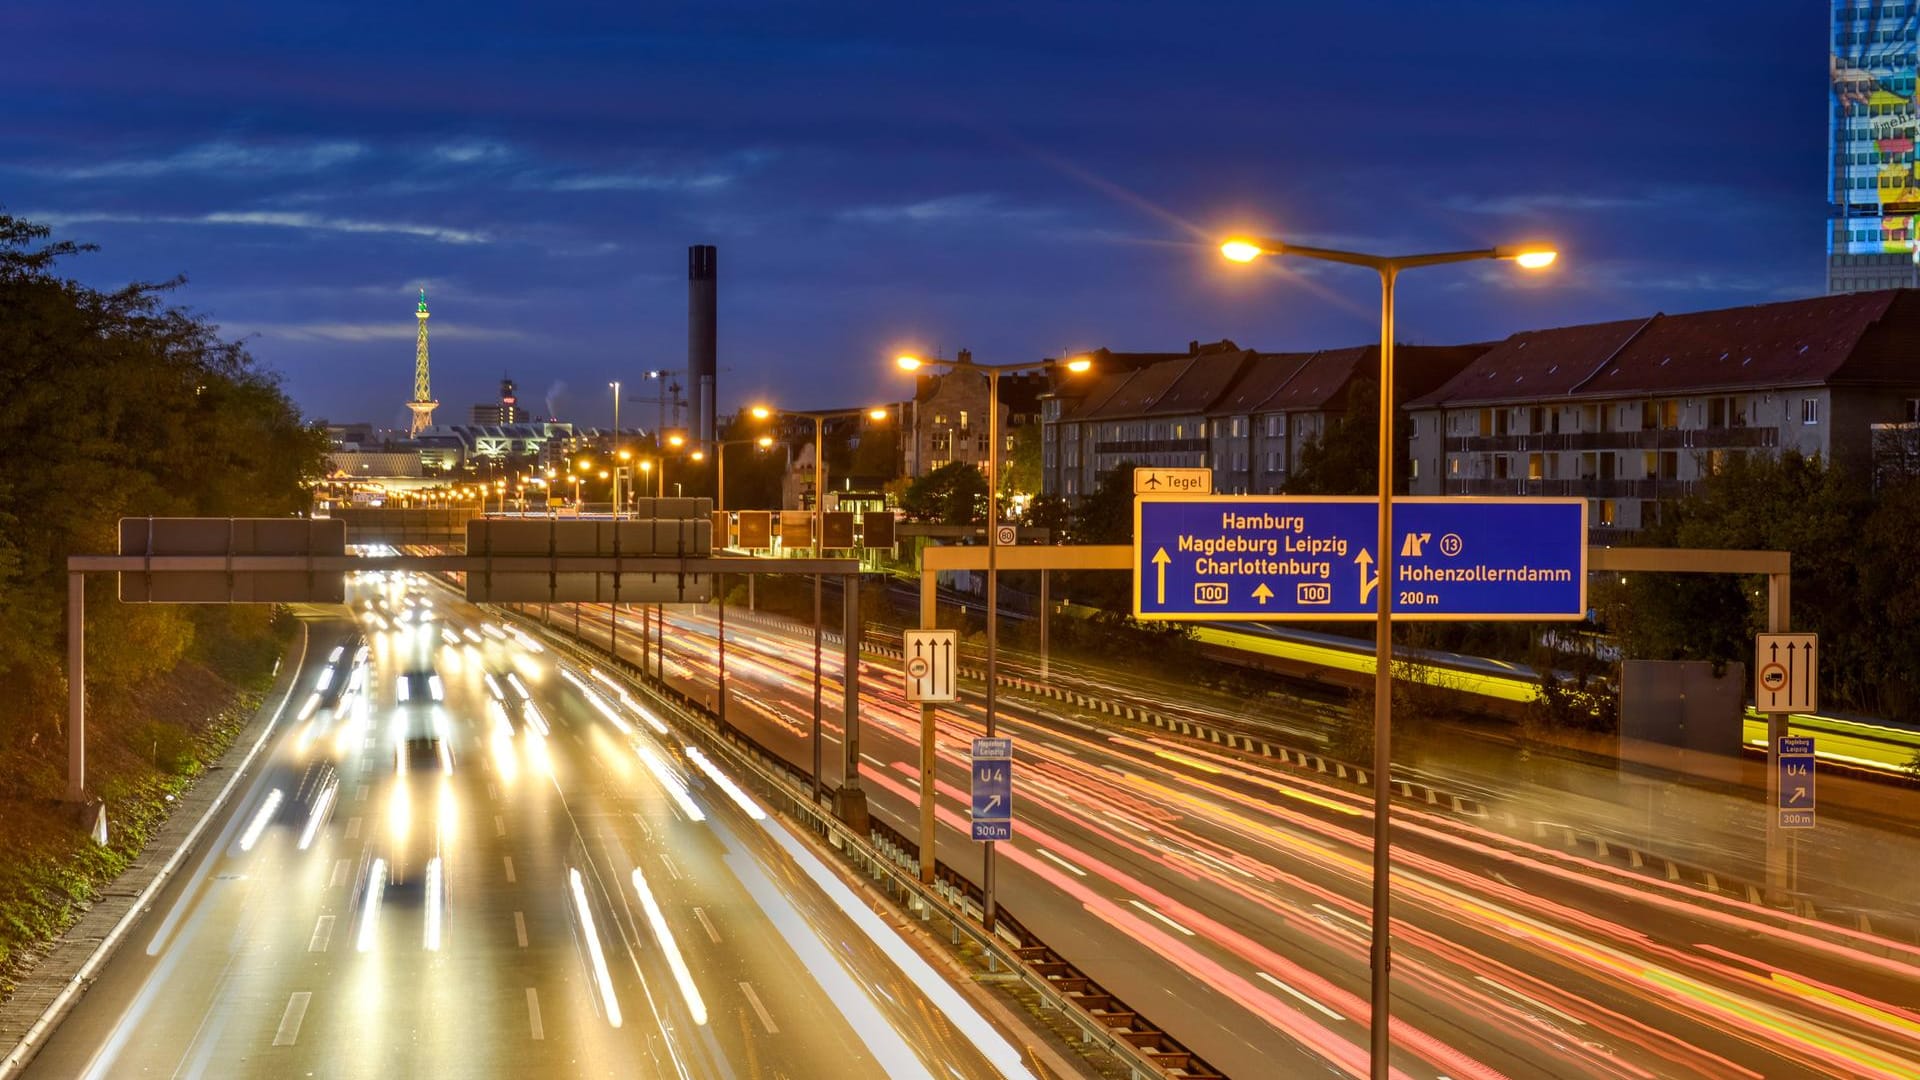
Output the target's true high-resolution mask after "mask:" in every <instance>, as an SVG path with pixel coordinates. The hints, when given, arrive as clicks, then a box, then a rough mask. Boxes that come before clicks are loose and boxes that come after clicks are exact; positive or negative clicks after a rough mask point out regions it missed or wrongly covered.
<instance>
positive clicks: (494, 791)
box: [487, 780, 500, 801]
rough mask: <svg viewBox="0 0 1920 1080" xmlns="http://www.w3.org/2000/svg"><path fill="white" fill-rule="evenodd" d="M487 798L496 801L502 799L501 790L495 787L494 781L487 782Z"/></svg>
mask: <svg viewBox="0 0 1920 1080" xmlns="http://www.w3.org/2000/svg"><path fill="white" fill-rule="evenodd" d="M487 798H489V799H494V800H496V801H497V800H498V799H499V798H500V789H499V788H497V787H494V786H493V781H491V780H489V781H487Z"/></svg>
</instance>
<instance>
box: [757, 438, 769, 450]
mask: <svg viewBox="0 0 1920 1080" xmlns="http://www.w3.org/2000/svg"><path fill="white" fill-rule="evenodd" d="M754 441H755V442H756V443H758V444H759V446H760V449H762V450H765V449H766V448H767V447H769V446H772V445H773V436H771V435H762V436H760V437H759V438H758V439H756V440H754Z"/></svg>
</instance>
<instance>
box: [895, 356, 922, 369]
mask: <svg viewBox="0 0 1920 1080" xmlns="http://www.w3.org/2000/svg"><path fill="white" fill-rule="evenodd" d="M893 362H894V363H896V364H899V365H900V370H902V371H917V370H919V368H920V358H919V357H917V356H908V355H901V356H896V357H894V359H893Z"/></svg>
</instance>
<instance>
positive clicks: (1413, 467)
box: [1407, 458, 1420, 480]
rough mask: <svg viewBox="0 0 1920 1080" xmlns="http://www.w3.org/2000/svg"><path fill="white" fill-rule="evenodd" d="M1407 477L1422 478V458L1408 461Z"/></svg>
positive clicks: (1412, 478)
mask: <svg viewBox="0 0 1920 1080" xmlns="http://www.w3.org/2000/svg"><path fill="white" fill-rule="evenodd" d="M1407 479H1409V480H1418V479H1420V459H1419V458H1414V459H1412V460H1410V461H1408V462H1407Z"/></svg>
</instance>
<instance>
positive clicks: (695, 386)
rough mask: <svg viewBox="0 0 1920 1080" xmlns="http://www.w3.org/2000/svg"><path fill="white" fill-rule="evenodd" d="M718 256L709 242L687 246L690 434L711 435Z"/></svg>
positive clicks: (700, 437) (709, 437)
mask: <svg viewBox="0 0 1920 1080" xmlns="http://www.w3.org/2000/svg"><path fill="white" fill-rule="evenodd" d="M719 284H720V282H719V256H718V254H717V253H716V250H715V248H714V246H713V245H712V244H695V245H693V246H692V247H690V248H688V249H687V390H688V391H689V393H688V397H687V404H688V405H689V406H690V407H691V408H690V411H689V414H688V416H687V426H688V427H689V428H691V429H692V430H691V431H690V432H689V434H690V435H692V436H693V437H695V438H697V439H698V440H699V441H701V442H703V443H709V442H712V441H713V438H714V391H715V389H716V388H715V386H714V379H715V376H716V375H717V374H718V373H719V364H720V361H719V350H718V330H719V302H718V301H719V298H718V296H717V290H718V288H719Z"/></svg>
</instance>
